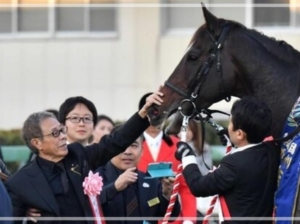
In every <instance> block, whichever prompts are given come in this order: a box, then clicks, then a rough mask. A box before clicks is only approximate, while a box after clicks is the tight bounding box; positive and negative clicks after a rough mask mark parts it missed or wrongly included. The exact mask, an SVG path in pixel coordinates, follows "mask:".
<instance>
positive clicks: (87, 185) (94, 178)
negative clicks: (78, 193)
mask: <svg viewBox="0 0 300 224" xmlns="http://www.w3.org/2000/svg"><path fill="white" fill-rule="evenodd" d="M82 186H83V191H84V194H86V195H88V196H96V195H100V192H101V191H102V186H103V181H102V177H101V176H99V173H98V172H97V173H93V172H92V171H90V172H89V175H88V176H87V177H85V178H84V181H83V183H82Z"/></svg>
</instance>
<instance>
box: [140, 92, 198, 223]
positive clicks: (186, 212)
mask: <svg viewBox="0 0 300 224" xmlns="http://www.w3.org/2000/svg"><path fill="white" fill-rule="evenodd" d="M151 94H152V93H147V94H145V95H144V96H143V97H142V98H141V99H140V102H139V108H142V107H143V106H144V104H145V102H146V98H147V97H148V96H149V95H151ZM144 137H145V141H144V142H143V149H144V151H143V155H142V157H141V159H140V162H139V164H138V169H139V170H140V171H143V172H146V171H147V167H148V164H149V163H155V162H172V169H173V171H174V172H176V170H177V166H178V165H179V164H180V162H178V160H176V158H175V157H174V154H175V152H176V150H177V148H176V144H177V142H178V141H179V140H178V138H176V137H175V136H168V135H166V134H164V133H163V131H162V130H159V129H157V128H156V127H154V126H149V127H148V128H147V129H146V131H145V132H144ZM179 199H180V202H181V208H182V210H181V214H180V216H179V217H178V219H177V220H176V221H175V222H173V223H174V224H192V223H195V221H196V217H197V207H196V198H195V197H194V196H193V195H192V193H191V192H190V190H189V188H188V186H187V184H186V182H185V180H184V178H183V177H182V176H181V177H180V185H179Z"/></svg>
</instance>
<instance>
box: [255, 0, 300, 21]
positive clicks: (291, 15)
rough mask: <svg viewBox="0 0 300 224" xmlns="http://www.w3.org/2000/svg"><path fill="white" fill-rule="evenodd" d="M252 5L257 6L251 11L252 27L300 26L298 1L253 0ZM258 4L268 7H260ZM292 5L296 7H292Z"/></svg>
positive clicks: (299, 2)
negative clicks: (267, 5)
mask: <svg viewBox="0 0 300 224" xmlns="http://www.w3.org/2000/svg"><path fill="white" fill-rule="evenodd" d="M253 3H254V4H257V5H256V7H255V8H254V9H253V26H256V27H257V26H261V27H272V26H280V27H296V26H299V25H300V7H299V4H300V1H299V0H253ZM259 4H269V5H270V7H261V6H263V5H259ZM294 4H298V5H297V6H294ZM280 5H282V6H280ZM287 5H289V6H287Z"/></svg>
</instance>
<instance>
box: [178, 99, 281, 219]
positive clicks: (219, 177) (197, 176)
mask: <svg viewBox="0 0 300 224" xmlns="http://www.w3.org/2000/svg"><path fill="white" fill-rule="evenodd" d="M271 124H272V116H271V111H270V110H269V108H268V107H267V106H266V105H265V104H264V103H263V102H260V101H258V100H257V99H251V98H243V99H241V100H238V101H236V102H235V103H234V104H233V106H232V109H231V116H230V120H229V126H228V132H229V137H230V140H231V142H232V143H233V144H234V145H235V146H236V148H234V149H233V150H231V152H230V154H228V155H226V156H225V157H224V158H223V159H222V161H221V163H220V166H219V167H218V168H217V169H215V170H214V171H213V172H210V173H208V174H207V175H205V176H203V175H202V174H201V173H200V171H199V168H198V166H197V164H196V157H195V154H194V152H193V150H192V149H191V148H190V146H189V145H188V144H186V143H184V142H179V143H178V144H177V147H178V149H177V152H176V155H175V156H176V158H177V159H179V160H180V161H182V163H183V175H184V177H185V179H186V181H187V184H188V186H189V188H190V189H191V191H192V193H193V194H194V195H195V196H197V197H200V196H201V197H205V196H211V195H215V194H219V196H220V197H223V198H224V200H225V202H226V206H227V208H228V212H227V215H226V216H227V217H232V220H231V221H225V223H234V222H235V221H237V220H239V218H240V220H241V217H242V218H244V219H243V220H245V218H246V219H248V220H247V221H246V223H249V220H252V221H255V223H262V221H261V220H259V217H269V218H270V219H269V221H268V222H269V223H272V220H271V217H272V212H273V203H274V202H273V198H274V193H275V190H276V182H277V172H278V165H279V152H280V151H279V149H278V148H277V147H276V145H275V144H273V143H272V142H263V140H264V139H265V137H267V136H268V135H269V133H270V130H271ZM224 208H225V207H224V206H223V207H222V209H224ZM224 211H225V210H223V213H224ZM251 217H253V218H252V219H251ZM238 223H242V222H238ZM264 223H266V222H264Z"/></svg>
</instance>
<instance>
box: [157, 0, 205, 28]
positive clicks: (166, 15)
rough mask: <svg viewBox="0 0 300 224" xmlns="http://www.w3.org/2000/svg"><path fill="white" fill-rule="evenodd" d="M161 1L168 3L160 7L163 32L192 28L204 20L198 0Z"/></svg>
mask: <svg viewBox="0 0 300 224" xmlns="http://www.w3.org/2000/svg"><path fill="white" fill-rule="evenodd" d="M204 2H205V1H204ZM163 3H166V4H168V7H162V8H161V17H162V31H163V32H165V31H170V30H189V29H193V30H194V29H195V28H197V27H199V25H201V24H202V23H203V22H204V20H203V16H202V12H201V5H200V2H199V0H166V1H164V2H163ZM181 5H182V6H181ZM196 5H198V7H195V6H196Z"/></svg>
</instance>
